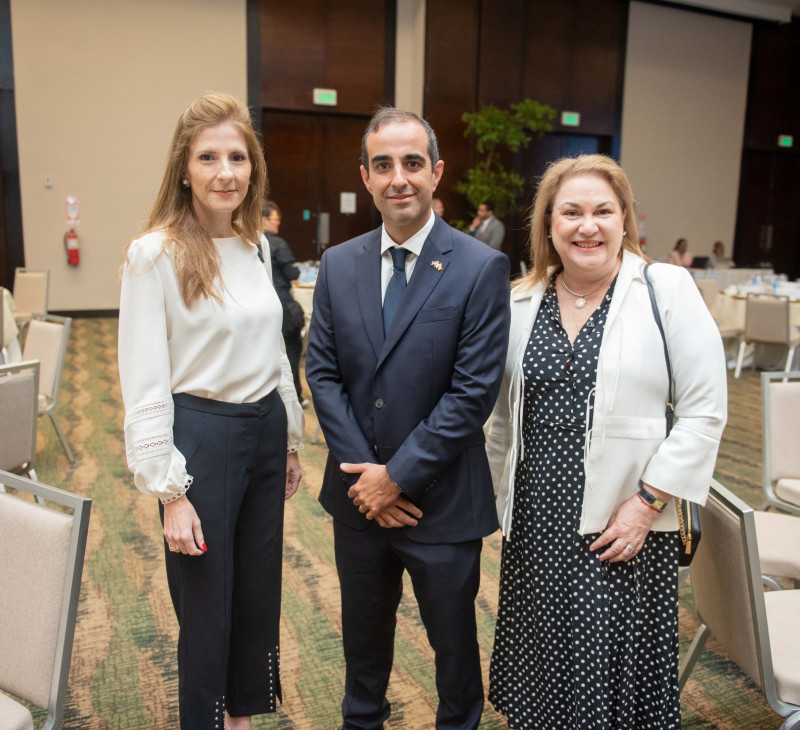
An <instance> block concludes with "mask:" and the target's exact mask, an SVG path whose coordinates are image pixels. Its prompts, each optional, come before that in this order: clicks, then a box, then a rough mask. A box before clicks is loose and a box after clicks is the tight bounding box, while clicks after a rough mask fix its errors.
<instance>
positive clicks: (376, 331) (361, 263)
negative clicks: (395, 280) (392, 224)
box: [355, 228, 384, 358]
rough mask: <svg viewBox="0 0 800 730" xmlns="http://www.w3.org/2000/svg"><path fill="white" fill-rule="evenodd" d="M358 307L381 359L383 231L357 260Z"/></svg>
mask: <svg viewBox="0 0 800 730" xmlns="http://www.w3.org/2000/svg"><path fill="white" fill-rule="evenodd" d="M355 267H356V272H355V279H356V292H357V296H358V306H359V309H360V310H361V318H362V320H363V321H364V329H366V331H367V336H368V337H369V342H370V345H372V349H373V351H374V352H375V357H376V358H377V357H379V356H380V353H381V349H382V348H383V341H384V335H383V308H382V306H381V229H380V228H378V229H377V231H375V233H374V235H373V236H372V238H371V239H370V240H369V242H368V243H367V244H366V245H365V246H364V250H363V251H362V252H361V253H360V254H358V255H357V256H356V258H355Z"/></svg>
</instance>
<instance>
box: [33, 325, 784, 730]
mask: <svg viewBox="0 0 800 730" xmlns="http://www.w3.org/2000/svg"><path fill="white" fill-rule="evenodd" d="M116 327H117V322H116V320H114V319H94V320H92V319H86V320H76V321H74V322H73V328H72V334H71V338H70V339H71V342H70V348H69V353H68V357H67V365H66V370H65V374H64V382H63V386H62V398H61V405H60V409H59V412H60V417H61V423H62V425H63V428H64V430H65V431H66V433H67V435H68V437H69V439H70V442H71V444H72V447H73V449H74V450H75V453H76V454H77V463H76V465H75V466H74V467H70V466H69V463H68V462H67V460H66V457H65V456H64V454H63V451H62V450H61V447H60V444H59V443H58V439H57V438H56V435H55V433H54V431H53V429H52V427H51V425H50V423H49V422H48V421H46V420H45V419H40V425H39V446H38V464H37V467H38V473H39V477H40V479H42V481H45V482H47V483H50V484H53V485H55V486H58V487H62V488H65V489H69V490H71V491H74V492H77V493H79V494H83V495H87V496H89V497H91V498H92V499H93V500H94V505H93V508H92V519H91V525H90V530H89V543H88V551H87V556H86V564H85V570H84V575H83V589H82V594H81V603H80V611H79V615H78V625H77V632H76V638H75V647H74V651H73V657H72V671H71V675H70V686H71V691H70V694H69V698H68V703H67V714H66V721H65V723H64V727H65V728H75V729H81V730H85V729H88V728H114V729H120V730H135V729H137V728H141V729H143V730H144V729H148V730H149V729H151V728H176V727H177V719H176V718H177V671H176V666H175V644H176V635H177V625H176V621H175V617H174V614H173V611H172V606H171V603H170V600H169V595H168V592H167V585H166V578H165V574H164V567H163V559H162V538H161V533H160V525H159V522H158V511H157V508H156V505H155V503H154V502H153V501H152V500H151V499H148V498H146V497H144V496H143V495H141V494H139V493H138V492H137V490H136V489H135V488H134V486H133V483H132V479H131V477H130V475H129V474H128V472H127V469H126V467H125V464H124V447H123V434H122V423H123V412H122V406H121V397H120V389H119V381H118V378H117V366H116ZM729 387H730V417H729V425H728V427H727V429H726V431H725V436H724V439H723V444H722V452H721V455H720V458H719V463H718V471H717V478H718V479H719V480H720V481H721V482H722V483H723V484H725V485H726V486H728V487H730V488H731V489H733V491H735V492H736V493H737V494H738V495H739V496H741V497H742V498H744V499H745V500H746V501H748V502H749V503H751V504H754V505H757V504H759V501H760V498H759V492H760V487H759V485H760V479H761V477H760V470H761V454H760V451H761V433H760V418H761V405H760V385H759V380H758V375H757V374H756V373H751V372H745V373H744V374H743V376H742V378H741V379H740V380H738V381H737V380H734V379H733V378H730V379H729ZM316 425H317V424H316V419H315V417H314V414H313V409H311V408H309V409H308V411H307V422H306V434H307V441H306V448H305V451H304V452H303V453H302V461H303V469H304V479H303V484H302V486H301V488H300V491H299V492H298V493H297V495H295V497H294V498H293V499H291V500H290V502H289V503H288V506H287V513H286V535H285V567H284V583H283V617H282V641H281V643H282V662H281V664H282V676H283V688H284V698H285V703H284V704H283V706H282V707H281V708H280V711H279V712H278V713H277V714H275V715H272V716H262V717H260V718H258V719H257V720H256V721H255V722H254V727H256V728H297V730H305V729H308V730H312V729H313V730H317V729H325V728H335V727H337V726H338V725H339V724H340V715H339V704H340V701H341V692H342V687H343V681H344V668H343V659H342V652H341V640H340V617H339V605H338V581H337V577H336V570H335V566H334V559H333V544H332V529H331V525H330V518H328V517H327V515H325V514H324V513H323V511H322V509H321V508H320V506H319V504H318V503H317V500H316V494H317V491H318V487H319V484H320V481H321V476H322V469H323V466H324V463H325V459H326V455H327V452H326V449H325V446H324V443H322V442H321V443H320V444H318V445H312V444H311V443H310V439H311V437H312V436H313V434H314V432H315V429H316ZM499 568H500V537H499V535H498V534H496V535H494V536H492V537H491V538H490V539H488V540H486V541H485V546H484V551H483V565H482V571H483V575H482V586H481V590H480V595H479V597H478V626H479V634H480V635H479V641H480V646H481V652H482V656H483V660H484V667H485V670H486V674H487V677H488V663H489V657H490V653H491V648H492V638H493V632H494V620H495V613H496V609H497V581H498V575H499ZM680 610H681V614H680V620H681V641H682V646H683V647H684V648H685V646H686V645H687V644H688V642H689V641H690V639H691V637H692V636H693V635H694V632H695V630H696V628H697V620H696V618H695V617H694V615H693V612H692V602H691V588H690V587H689V586H687V587H685V588H684V589H683V590H682V592H681V596H680ZM432 659H433V657H432V652H431V649H430V647H429V646H428V642H427V640H426V637H425V634H424V630H423V629H422V626H421V623H420V620H419V616H418V614H417V610H416V605H415V603H414V600H413V595H412V592H411V589H410V584H408V583H407V586H406V596H405V597H404V598H403V601H402V603H401V606H400V617H399V622H398V631H397V651H396V661H395V671H394V674H393V675H392V681H391V683H390V686H389V700H390V702H391V703H392V707H393V711H392V717H391V721H390V722H389V723H388V724H387V728H390V729H391V730H398V729H400V728H402V729H403V730H418V729H419V730H422V729H423V728H426V729H427V728H432V727H433V717H434V712H435V703H436V699H435V689H434V678H433V662H432ZM43 719H44V714H43V713H40V712H39V713H37V715H36V720H37V727H38V726H41V722H42V721H43ZM683 721H684V727H685V728H693V729H697V730H700V729H701V728H702V729H703V730H712V729H717V730H734V729H737V730H738V729H739V728H749V729H750V730H758V729H760V728H776V727H778V726H779V725H780V721H779V718H778V716H777V715H775V714H774V713H773V712H772V711H771V710H770V709H769V707H768V705H767V704H766V701H765V700H764V699H763V696H762V695H761V693H760V692H759V691H758V689H757V688H756V687H755V686H754V685H753V684H752V683H751V682H750V681H749V680H748V679H747V678H746V677H745V676H744V675H743V674H742V673H741V672H740V671H739V670H738V669H737V668H736V667H735V666H734V665H733V664H732V663H731V662H729V661H728V660H727V659H726V657H725V656H724V655H723V654H722V653H721V652H720V650H719V647H718V646H717V645H716V644H715V642H714V641H713V640H711V641H710V643H709V645H708V649H707V650H706V651H705V652H704V654H703V656H702V658H701V659H700V662H699V663H698V665H697V667H696V668H695V671H694V674H693V676H692V679H691V680H690V682H689V684H688V685H687V687H686V689H685V691H684V694H683ZM481 727H482V728H487V729H489V728H504V727H506V724H505V721H504V720H503V718H502V717H501V716H499V715H498V714H497V713H495V712H494V711H493V710H492V709H491V707H489V706H488V704H487V707H486V712H485V713H484V716H483V722H482V724H481Z"/></svg>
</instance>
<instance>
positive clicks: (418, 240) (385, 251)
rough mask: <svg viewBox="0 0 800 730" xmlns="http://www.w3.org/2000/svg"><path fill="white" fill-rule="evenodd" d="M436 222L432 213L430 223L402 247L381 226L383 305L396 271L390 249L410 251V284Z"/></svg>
mask: <svg viewBox="0 0 800 730" xmlns="http://www.w3.org/2000/svg"><path fill="white" fill-rule="evenodd" d="M435 222H436V216H435V215H434V214H433V211H431V215H430V217H429V218H428V222H427V223H426V224H425V225H424V226H422V228H420V229H419V230H418V231H417V232H416V233H415V234H414V235H413V236H411V238H409V239H408V240H407V241H404V242H403V244H402V245H398V244H397V243H395V242H394V241H393V240H392V238H391V237H390V236H389V234H388V233H387V232H386V226H381V303H382V302H383V299H384V297H385V296H386V288H387V287H388V286H389V280H390V279H391V278H392V272H393V271H394V263H392V254H390V253H389V249H390V248H404V249H405V250H406V251H408V255H407V256H406V284H408V282H409V281H411V274H413V273H414V266H416V263H417V259H418V258H419V255H420V252H421V251H422V247H423V246H424V245H425V239H427V238H428V234H429V233H430V232H431V229H432V228H433V224H434V223H435Z"/></svg>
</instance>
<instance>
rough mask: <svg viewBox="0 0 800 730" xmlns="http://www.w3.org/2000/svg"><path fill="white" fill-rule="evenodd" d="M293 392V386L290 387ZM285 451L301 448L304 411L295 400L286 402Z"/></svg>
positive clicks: (289, 451)
mask: <svg viewBox="0 0 800 730" xmlns="http://www.w3.org/2000/svg"><path fill="white" fill-rule="evenodd" d="M292 392H293V393H294V388H292ZM283 405H284V407H285V408H286V423H287V429H286V451H287V452H288V453H290V454H291V453H293V452H295V451H300V450H301V449H302V448H303V433H304V431H305V413H303V408H302V406H301V405H300V404H299V403H298V402H297V400H293V401H289V402H286V401H284V404H283Z"/></svg>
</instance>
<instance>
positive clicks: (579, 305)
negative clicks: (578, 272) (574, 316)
mask: <svg viewBox="0 0 800 730" xmlns="http://www.w3.org/2000/svg"><path fill="white" fill-rule="evenodd" d="M561 283H562V284H563V285H564V288H565V289H566V290H567V291H568V292H569V293H570V294H572V296H573V297H577V299H576V300H575V309H583V308H584V307H585V306H586V297H590V296H592V294H596V293H597V292H598V291H600V287H602V286H603V285H602V284H600V286H598V287H597V289H595V290H594V291H590V292H589V293H588V294H578V292H575V291H572V289H570V288H569V287H568V286H567V282H566V281H565V280H564V274H563V272H562V274H561Z"/></svg>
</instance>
